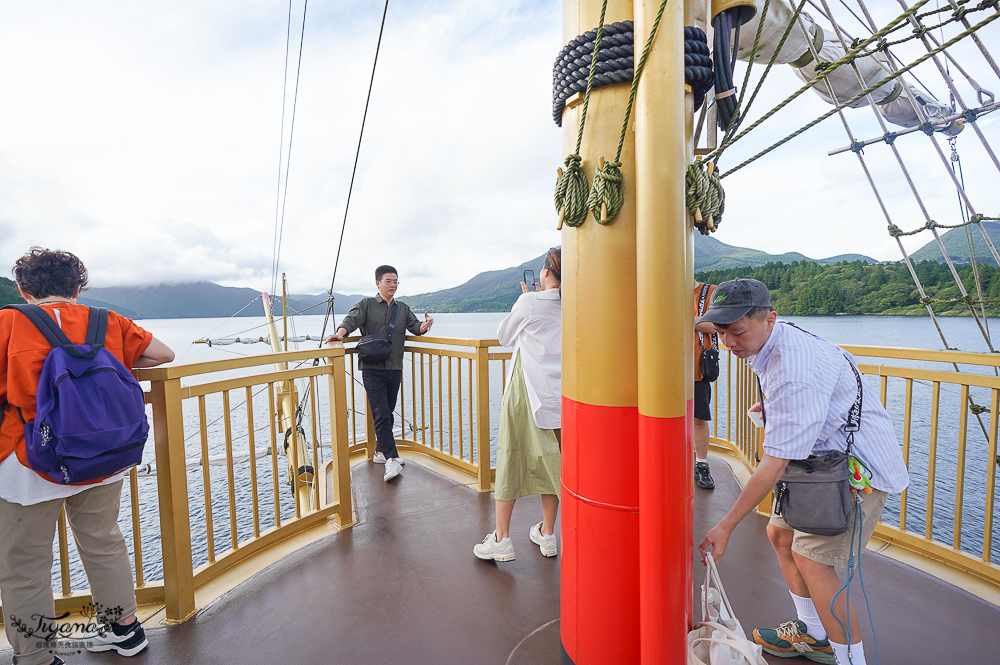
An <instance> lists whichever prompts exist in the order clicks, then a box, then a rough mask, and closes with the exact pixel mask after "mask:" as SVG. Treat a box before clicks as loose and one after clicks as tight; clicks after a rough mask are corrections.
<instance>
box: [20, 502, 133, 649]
mask: <svg viewBox="0 0 1000 665" xmlns="http://www.w3.org/2000/svg"><path fill="white" fill-rule="evenodd" d="M121 491H122V484H121V482H117V483H111V484H109V485H99V486H97V487H94V488H92V489H87V490H84V491H82V492H80V493H79V494H75V495H73V496H71V497H68V498H66V499H54V500H52V501H46V502H44V503H38V504H35V505H33V506H22V505H20V504H16V503H10V502H8V501H4V500H3V499H0V603H2V604H3V619H4V630H5V631H6V633H7V639H8V640H9V641H10V644H11V646H12V647H14V663H15V665H40V664H41V663H44V662H46V661H47V660H48V659H49V658H51V657H52V653H51V651H52V650H53V649H54V645H52V644H51V643H50V634H46V632H47V631H46V626H47V625H49V624H51V621H49V620H47V618H48V617H55V616H56V614H55V602H54V600H53V595H52V541H53V539H54V537H55V531H56V523H57V521H58V519H59V511H60V509H61V508H62V507H63V505H65V506H66V518H67V521H68V522H69V526H70V528H71V529H72V531H73V538H74V540H75V541H76V547H77V550H78V551H79V552H80V559H81V561H82V562H83V568H84V570H85V571H86V573H87V580H88V581H89V582H90V590H91V593H92V594H93V599H94V608H95V610H97V612H98V613H99V614H98V620H101V621H106V620H111V621H115V620H117V619H120V618H122V617H127V616H129V615H130V614H132V613H134V612H135V610H136V603H135V584H134V582H133V579H132V566H131V563H130V561H129V557H128V550H127V548H126V546H125V538H124V537H123V536H122V532H121V530H120V529H119V528H118V511H119V507H120V504H121ZM91 621H92V622H93V621H94V620H93V619H92V620H91ZM59 637H62V638H63V639H65V636H59ZM75 637H79V636H75ZM51 639H57V638H56V637H51Z"/></svg>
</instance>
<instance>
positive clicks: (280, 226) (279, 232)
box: [271, 0, 309, 292]
mask: <svg viewBox="0 0 1000 665" xmlns="http://www.w3.org/2000/svg"><path fill="white" fill-rule="evenodd" d="M308 9H309V0H305V3H304V4H303V5H302V34H301V35H300V36H299V63H298V66H297V67H296V69H295V94H294V95H293V96H292V124H291V128H290V129H289V130H288V156H287V157H286V159H285V187H284V192H283V193H282V195H281V222H280V224H278V230H277V236H278V245H277V248H276V249H275V251H274V263H273V266H274V267H273V272H272V274H271V291H272V292H273V291H274V290H275V289H276V288H277V284H278V267H279V265H280V264H281V237H282V233H283V232H284V230H285V204H286V203H287V202H288V171H289V170H290V168H291V164H292V140H293V138H294V137H295V110H296V108H297V107H298V103H299V80H300V79H301V76H302V50H303V48H304V46H305V39H306V12H307V10H308ZM290 16H291V9H289V17H290ZM285 57H286V58H287V57H288V55H287V48H286V55H285ZM285 67H286V70H287V67H288V66H287V64H286V65H285ZM286 76H287V74H286ZM286 85H287V78H286ZM282 95H284V93H282ZM281 112H282V118H284V112H285V110H284V105H282V110H281ZM282 126H284V119H282ZM278 168H279V169H280V168H281V160H280V158H279V161H278ZM278 180H279V187H280V180H281V176H280V175H279V176H278Z"/></svg>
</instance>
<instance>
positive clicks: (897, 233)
mask: <svg viewBox="0 0 1000 665" xmlns="http://www.w3.org/2000/svg"><path fill="white" fill-rule="evenodd" d="M984 220H988V221H998V220H1000V217H987V216H986V215H983V214H982V213H976V214H975V215H973V216H972V217H970V218H969V221H967V222H962V223H961V224H938V223H937V222H935V221H934V220H933V219H932V220H930V221H929V222H927V223H926V224H924V225H923V226H921V227H920V228H919V229H914V230H913V231H903V230H902V229H900V228H899V227H898V226H896V225H895V224H889V235H891V236H892V237H893V238H899V237H901V236H913V235H916V234H918V233H921V232H923V231H930V230H931V229H960V228H962V227H963V226H971V225H972V224H978V223H979V222H982V221H984Z"/></svg>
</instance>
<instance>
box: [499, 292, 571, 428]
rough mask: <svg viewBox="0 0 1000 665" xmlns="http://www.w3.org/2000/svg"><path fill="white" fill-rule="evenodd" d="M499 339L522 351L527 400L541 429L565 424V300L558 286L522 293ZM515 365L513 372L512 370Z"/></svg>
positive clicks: (503, 323) (501, 329)
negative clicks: (563, 390) (563, 361)
mask: <svg viewBox="0 0 1000 665" xmlns="http://www.w3.org/2000/svg"><path fill="white" fill-rule="evenodd" d="M497 339H498V340H499V341H500V343H501V344H503V345H504V346H513V347H514V352H515V355H516V353H517V351H520V352H521V368H522V371H523V372H524V381H525V383H526V384H527V388H528V401H529V402H530V404H531V412H532V414H533V415H534V417H535V426H536V427H538V428H539V429H558V428H560V427H561V426H562V424H561V423H562V418H561V416H562V300H561V299H560V297H559V289H548V290H545V291H532V292H531V293H522V294H521V297H519V298H518V299H517V302H515V303H514V307H512V308H511V310H510V314H508V315H507V318H505V319H504V320H503V321H501V322H500V327H499V328H498V329H497ZM513 369H514V368H513V364H512V365H511V371H513Z"/></svg>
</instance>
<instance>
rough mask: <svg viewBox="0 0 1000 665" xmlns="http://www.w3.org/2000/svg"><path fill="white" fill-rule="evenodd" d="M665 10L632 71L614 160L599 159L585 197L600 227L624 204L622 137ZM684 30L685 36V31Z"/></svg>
mask: <svg viewBox="0 0 1000 665" xmlns="http://www.w3.org/2000/svg"><path fill="white" fill-rule="evenodd" d="M666 8H667V0H663V1H662V2H661V3H660V10H659V11H658V12H657V13H656V18H655V19H653V27H652V28H650V31H649V37H647V38H646V45H645V46H644V47H643V49H642V56H640V57H639V63H638V64H637V65H636V67H635V75H634V76H633V77H632V88H631V89H630V90H629V95H628V104H627V105H626V106H625V119H624V120H623V121H622V131H621V134H620V135H619V137H618V151H617V152H616V153H615V159H614V161H611V162H605V161H604V159H603V158H601V159H600V162H601V163H600V164H598V168H597V170H596V171H595V172H594V185H593V187H592V188H591V190H590V196H588V197H587V208H588V209H589V210H590V212H591V214H592V215H594V219H595V220H597V222H598V223H599V224H607V223H608V222H610V221H611V220H613V219H614V218H615V215H617V214H618V211H619V210H621V208H622V205H623V204H624V203H625V188H624V186H623V184H622V163H621V158H622V149H623V148H624V147H625V136H626V134H627V132H628V124H629V119H630V118H631V117H632V106H633V105H634V104H635V95H636V91H637V90H638V89H639V79H640V78H641V77H642V70H643V68H644V67H645V66H646V60H647V58H649V49H650V48H651V47H652V46H653V39H654V38H655V37H656V31H657V29H658V28H659V27H660V20H661V19H662V18H663V11H664V10H665V9H666ZM603 19H604V17H603V16H601V20H602V21H603ZM684 30H685V33H686V32H687V30H688V29H687V28H685V29H684ZM702 34H704V33H702ZM685 36H686V34H685ZM686 41H687V40H685V43H686ZM581 130H582V127H581ZM579 150H580V146H579V141H577V152H579Z"/></svg>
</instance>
